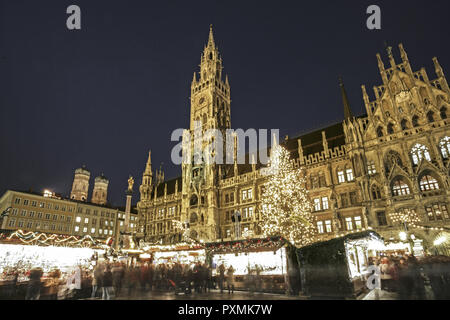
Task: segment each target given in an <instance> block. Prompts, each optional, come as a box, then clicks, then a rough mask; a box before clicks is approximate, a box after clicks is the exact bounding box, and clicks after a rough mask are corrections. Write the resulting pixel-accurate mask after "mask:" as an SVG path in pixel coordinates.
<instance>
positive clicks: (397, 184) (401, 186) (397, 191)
mask: <svg viewBox="0 0 450 320" xmlns="http://www.w3.org/2000/svg"><path fill="white" fill-rule="evenodd" d="M408 194H410V190H409V186H408V185H407V184H406V182H404V181H403V180H402V179H400V178H399V179H396V180H394V182H393V183H392V195H393V196H394V197H395V196H404V195H408Z"/></svg>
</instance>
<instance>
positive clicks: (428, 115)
mask: <svg viewBox="0 0 450 320" xmlns="http://www.w3.org/2000/svg"><path fill="white" fill-rule="evenodd" d="M427 119H428V122H434V112H433V111H429V112H428V113H427Z"/></svg>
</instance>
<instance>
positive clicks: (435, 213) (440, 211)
mask: <svg viewBox="0 0 450 320" xmlns="http://www.w3.org/2000/svg"><path fill="white" fill-rule="evenodd" d="M425 210H426V212H427V215H428V220H430V221H435V220H443V218H444V219H449V214H448V210H447V205H445V204H438V203H435V204H433V205H431V206H427V207H425Z"/></svg>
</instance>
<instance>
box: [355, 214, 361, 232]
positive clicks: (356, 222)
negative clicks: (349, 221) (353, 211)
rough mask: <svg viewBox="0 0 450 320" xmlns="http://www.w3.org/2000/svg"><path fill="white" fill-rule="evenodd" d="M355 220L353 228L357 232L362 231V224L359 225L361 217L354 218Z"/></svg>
mask: <svg viewBox="0 0 450 320" xmlns="http://www.w3.org/2000/svg"><path fill="white" fill-rule="evenodd" d="M354 219H355V226H356V229H357V230H361V229H362V223H361V217H360V216H357V217H355V218H354Z"/></svg>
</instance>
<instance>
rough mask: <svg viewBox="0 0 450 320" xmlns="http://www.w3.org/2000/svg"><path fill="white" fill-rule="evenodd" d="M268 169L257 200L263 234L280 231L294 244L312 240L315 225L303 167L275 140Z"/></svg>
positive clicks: (315, 230)
mask: <svg viewBox="0 0 450 320" xmlns="http://www.w3.org/2000/svg"><path fill="white" fill-rule="evenodd" d="M267 173H268V179H267V182H266V183H265V184H264V192H263V193H262V195H261V204H260V207H261V218H262V219H261V221H260V227H261V230H262V232H263V234H264V235H265V236H273V235H280V236H282V237H284V238H285V239H287V240H289V241H290V242H291V243H293V244H294V245H296V246H304V245H308V244H310V243H313V242H314V241H315V240H316V236H317V229H316V227H315V217H314V216H313V215H312V214H311V209H312V205H311V202H310V200H309V199H308V195H307V193H308V191H307V190H306V187H305V185H306V183H305V178H304V174H303V172H302V169H301V168H296V167H294V164H293V163H292V161H291V159H290V155H289V152H288V151H287V150H286V149H285V148H284V147H283V146H281V145H278V144H276V145H274V147H273V148H272V150H271V156H270V159H269V165H268V168H267Z"/></svg>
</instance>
